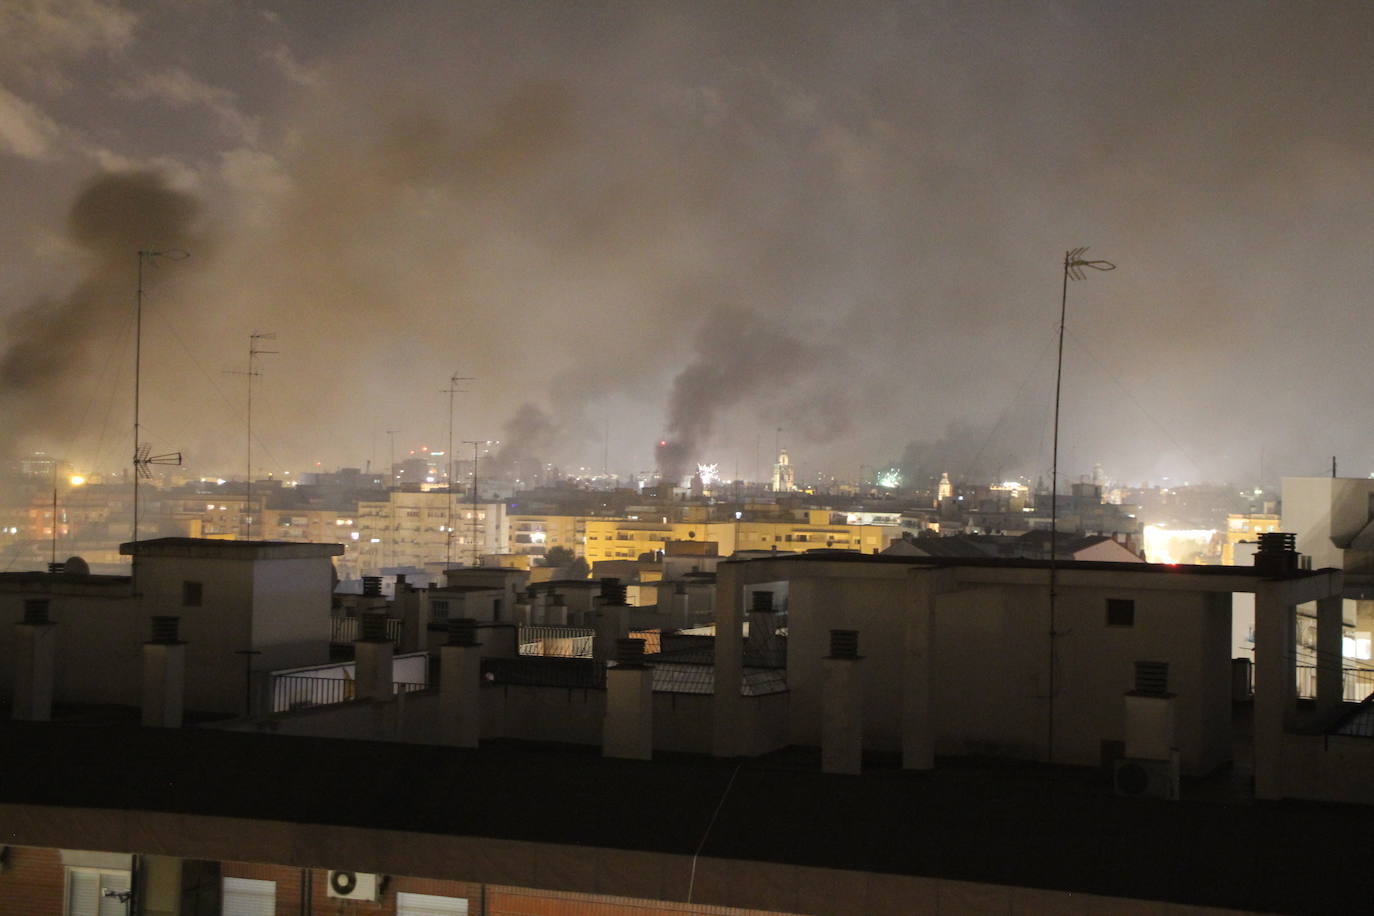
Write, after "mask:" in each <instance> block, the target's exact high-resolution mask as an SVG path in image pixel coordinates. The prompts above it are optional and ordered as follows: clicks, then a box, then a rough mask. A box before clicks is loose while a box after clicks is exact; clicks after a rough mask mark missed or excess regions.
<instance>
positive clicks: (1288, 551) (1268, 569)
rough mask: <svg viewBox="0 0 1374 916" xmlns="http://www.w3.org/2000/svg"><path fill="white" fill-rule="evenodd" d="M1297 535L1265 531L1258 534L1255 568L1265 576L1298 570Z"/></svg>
mask: <svg viewBox="0 0 1374 916" xmlns="http://www.w3.org/2000/svg"><path fill="white" fill-rule="evenodd" d="M1296 544H1297V535H1295V534H1291V533H1289V532H1287V531H1267V532H1265V533H1264V534H1261V535H1260V536H1259V549H1258V550H1257V551H1255V568H1256V569H1258V570H1259V571H1260V572H1262V573H1263V574H1264V575H1266V576H1283V575H1287V574H1288V573H1292V572H1297V570H1298V561H1299V557H1298V551H1297V547H1296Z"/></svg>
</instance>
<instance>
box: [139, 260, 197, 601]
mask: <svg viewBox="0 0 1374 916" xmlns="http://www.w3.org/2000/svg"><path fill="white" fill-rule="evenodd" d="M190 256H191V253H190V252H189V251H183V250H182V249H180V248H168V249H166V250H163V251H157V250H154V249H140V250H139V252H138V292H137V294H136V295H135V296H134V460H133V465H134V467H133V471H134V475H133V476H134V525H133V529H134V530H133V543H132V546H131V548H130V551H129V587H130V590H131V591H132V592H133V593H134V594H135V595H137V594H138V481H139V480H140V479H148V480H151V479H152V476H153V472H152V471H151V470H150V469H149V467H148V466H149V465H151V464H166V465H180V464H181V452H168V453H167V454H164V455H150V454H149V453H150V452H151V451H152V449H151V448H150V447H149V446H146V445H144V444H143V443H142V442H141V441H140V440H141V439H142V426H141V425H140V423H139V405H140V396H141V393H142V392H141V387H142V375H143V267H144V265H147V266H149V267H156V266H157V262H158V259H159V258H164V259H166V260H168V261H184V260H186V259H187V258H189V257H190Z"/></svg>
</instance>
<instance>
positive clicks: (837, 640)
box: [830, 630, 859, 658]
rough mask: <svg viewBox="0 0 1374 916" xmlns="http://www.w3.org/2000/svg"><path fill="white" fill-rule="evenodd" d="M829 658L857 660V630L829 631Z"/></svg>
mask: <svg viewBox="0 0 1374 916" xmlns="http://www.w3.org/2000/svg"><path fill="white" fill-rule="evenodd" d="M830 657H831V658H858V657H859V631H858V630H831V631H830Z"/></svg>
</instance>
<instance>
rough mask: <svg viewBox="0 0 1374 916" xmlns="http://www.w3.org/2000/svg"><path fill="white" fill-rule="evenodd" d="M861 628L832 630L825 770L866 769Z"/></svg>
mask: <svg viewBox="0 0 1374 916" xmlns="http://www.w3.org/2000/svg"><path fill="white" fill-rule="evenodd" d="M861 661H863V658H862V656H860V655H859V631H858V630H831V631H830V655H828V656H827V657H825V658H824V659H822V660H821V664H822V665H823V666H824V671H825V683H824V686H823V688H822V696H821V771H822V772H825V773H851V774H858V773H861V772H862V771H863V735H864V728H863V683H862V681H861V680H860V677H859V663H860V662H861Z"/></svg>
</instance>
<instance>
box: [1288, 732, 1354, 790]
mask: <svg viewBox="0 0 1374 916" xmlns="http://www.w3.org/2000/svg"><path fill="white" fill-rule="evenodd" d="M1370 773H1374V740H1371V739H1369V738H1358V737H1351V736H1347V735H1285V736H1284V745H1283V794H1284V796H1286V797H1288V798H1305V799H1309V800H1312V801H1332V802H1348V803H1355V804H1363V805H1374V781H1371V780H1370V778H1369V774H1370Z"/></svg>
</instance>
